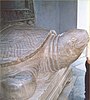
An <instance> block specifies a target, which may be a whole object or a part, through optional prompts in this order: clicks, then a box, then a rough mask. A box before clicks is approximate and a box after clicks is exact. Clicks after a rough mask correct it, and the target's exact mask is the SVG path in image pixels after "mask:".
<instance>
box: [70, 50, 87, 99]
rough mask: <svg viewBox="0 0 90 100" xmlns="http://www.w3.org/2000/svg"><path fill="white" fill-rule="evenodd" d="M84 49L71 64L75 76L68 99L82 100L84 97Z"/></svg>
mask: <svg viewBox="0 0 90 100" xmlns="http://www.w3.org/2000/svg"><path fill="white" fill-rule="evenodd" d="M85 51H86V50H84V52H83V53H82V55H81V56H80V58H79V59H78V60H77V61H75V62H74V63H73V64H72V69H73V75H74V76H76V81H75V84H74V87H73V89H72V91H71V93H70V96H69V100H84V98H85V95H84V93H85V83H84V81H85V80H84V79H85V71H86V69H85V61H86V58H85Z"/></svg>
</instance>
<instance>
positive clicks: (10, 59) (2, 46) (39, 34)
mask: <svg viewBox="0 0 90 100" xmlns="http://www.w3.org/2000/svg"><path fill="white" fill-rule="evenodd" d="M48 33H49V30H45V29H38V28H30V27H29V26H28V25H14V26H10V27H8V28H7V29H4V30H3V31H2V32H1V34H0V64H1V65H3V64H10V63H11V64H14V63H16V62H21V61H24V60H26V59H28V58H30V57H32V56H33V55H34V54H35V53H36V52H37V51H38V49H39V48H40V47H41V46H42V45H43V44H44V42H45V41H46V40H47V39H48V37H49V36H50V34H48Z"/></svg>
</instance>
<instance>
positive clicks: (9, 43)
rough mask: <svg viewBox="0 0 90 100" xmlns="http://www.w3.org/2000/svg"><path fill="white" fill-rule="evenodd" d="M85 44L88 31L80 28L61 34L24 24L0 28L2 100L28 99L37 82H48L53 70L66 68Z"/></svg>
mask: <svg viewBox="0 0 90 100" xmlns="http://www.w3.org/2000/svg"><path fill="white" fill-rule="evenodd" d="M87 43H88V34H87V32H86V31H85V30H81V29H74V30H70V31H67V32H64V33H62V34H61V35H57V34H56V32H55V31H54V30H51V31H49V30H46V29H38V28H30V27H29V26H26V25H14V26H11V27H9V28H7V29H5V30H3V31H2V32H1V33H0V71H1V73H0V84H1V88H0V89H1V90H2V94H3V97H4V100H28V99H29V98H32V96H33V95H34V93H35V91H36V88H37V86H38V84H39V83H40V84H43V83H44V82H49V81H50V79H51V78H52V77H53V75H55V73H56V72H58V71H59V70H62V69H63V68H68V67H69V66H70V64H71V63H72V62H74V61H75V60H76V59H77V58H78V57H79V56H80V54H81V53H82V51H83V50H84V48H85V47H86V45H87ZM30 100H32V99H30ZM35 100H36V99H35ZM41 100H48V99H41Z"/></svg>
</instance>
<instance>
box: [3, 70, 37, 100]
mask: <svg viewBox="0 0 90 100" xmlns="http://www.w3.org/2000/svg"><path fill="white" fill-rule="evenodd" d="M1 85H2V88H3V92H4V97H5V100H26V99H28V98H30V97H31V96H32V95H33V94H34V92H35V89H36V80H35V77H34V75H33V74H32V73H31V72H30V71H22V72H19V73H17V74H16V75H13V76H8V77H7V78H5V79H4V80H3V81H2V83H1Z"/></svg>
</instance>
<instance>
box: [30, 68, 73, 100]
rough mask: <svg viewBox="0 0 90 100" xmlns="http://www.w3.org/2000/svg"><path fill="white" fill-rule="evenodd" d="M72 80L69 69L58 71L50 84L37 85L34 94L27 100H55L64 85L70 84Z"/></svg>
mask: <svg viewBox="0 0 90 100" xmlns="http://www.w3.org/2000/svg"><path fill="white" fill-rule="evenodd" d="M72 78H73V77H72V70H71V67H69V68H68V69H62V70H60V71H58V72H57V73H56V74H55V75H54V76H53V79H52V80H51V81H50V82H46V83H43V84H42V83H41V84H39V85H38V86H37V89H36V92H35V94H34V95H33V96H32V97H31V98H30V99H28V100H57V99H58V97H59V96H60V94H61V92H62V90H63V89H64V87H65V85H66V83H68V82H71V80H72ZM59 100H61V99H59ZM62 100H64V99H62ZM65 100H66V99H65Z"/></svg>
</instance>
